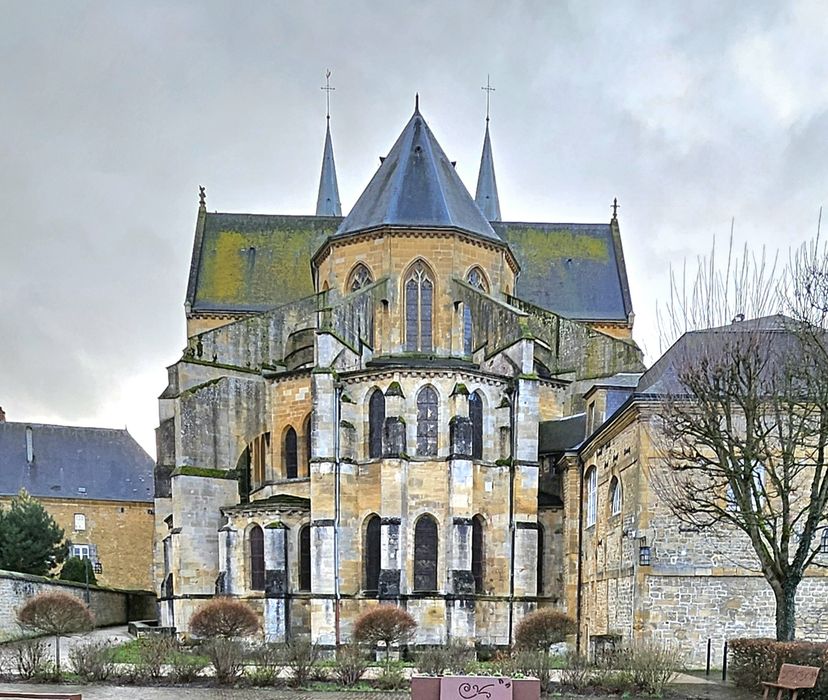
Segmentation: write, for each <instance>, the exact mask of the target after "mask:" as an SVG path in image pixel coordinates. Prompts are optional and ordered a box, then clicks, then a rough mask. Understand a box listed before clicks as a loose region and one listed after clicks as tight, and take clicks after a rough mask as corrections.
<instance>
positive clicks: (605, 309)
mask: <svg viewBox="0 0 828 700" xmlns="http://www.w3.org/2000/svg"><path fill="white" fill-rule="evenodd" d="M492 226H493V227H494V229H495V231H497V233H498V235H499V236H500V237H501V238H502V239H503V240H504V241H506V242H507V243H508V244H509V248H511V250H512V253H513V254H514V256H515V257H516V258H517V260H518V262H519V263H520V274H519V275H518V280H517V286H516V289H515V296H517V297H519V298H520V299H523V300H524V301H528V302H530V303H531V304H534V305H535V306H539V307H541V308H543V309H547V310H548V311H554V312H555V313H557V314H560V315H561V316H564V317H565V318H571V319H573V320H576V321H577V320H582V321H626V320H627V319H628V317H629V314H630V312H631V311H632V310H633V308H632V300H631V298H630V288H629V283H628V281H627V270H626V266H625V264H624V253H623V250H622V248H621V235H620V232H619V230H618V226H617V224H613V223H608V224H555V223H528V222H506V221H504V222H499V221H498V222H492Z"/></svg>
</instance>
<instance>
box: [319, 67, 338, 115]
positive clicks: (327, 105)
mask: <svg viewBox="0 0 828 700" xmlns="http://www.w3.org/2000/svg"><path fill="white" fill-rule="evenodd" d="M319 89H320V90H324V91H325V119H328V120H330V118H331V91H333V90H336V88H335V87H331V69H330V68H327V69H326V70H325V84H324V85H323V86H322V87H321V88H319Z"/></svg>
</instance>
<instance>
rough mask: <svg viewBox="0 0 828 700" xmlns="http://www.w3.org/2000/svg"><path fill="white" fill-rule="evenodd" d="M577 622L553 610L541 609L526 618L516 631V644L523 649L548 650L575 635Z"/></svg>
mask: <svg viewBox="0 0 828 700" xmlns="http://www.w3.org/2000/svg"><path fill="white" fill-rule="evenodd" d="M575 629H576V628H575V621H574V620H573V619H572V618H571V617H569V616H568V615H565V614H564V613H562V612H560V611H558V610H555V609H553V608H540V609H539V610H535V611H534V612H530V613H529V614H528V615H526V617H524V618H523V619H522V620H521V621H520V622H519V623H518V626H517V629H515V643H516V644H517V646H518V647H519V648H521V649H541V650H548V649H549V647H550V646H551V645H552V644H558V643H559V642H563V641H566V637H567V635H570V634H574V633H575Z"/></svg>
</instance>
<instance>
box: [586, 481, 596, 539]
mask: <svg viewBox="0 0 828 700" xmlns="http://www.w3.org/2000/svg"><path fill="white" fill-rule="evenodd" d="M586 481H587V503H586V526H587V527H591V526H593V525H595V521H596V519H597V516H598V470H597V469H596V468H595V467H590V469H589V471H588V472H587V476H586Z"/></svg>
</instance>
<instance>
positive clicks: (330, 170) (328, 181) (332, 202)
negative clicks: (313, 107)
mask: <svg viewBox="0 0 828 700" xmlns="http://www.w3.org/2000/svg"><path fill="white" fill-rule="evenodd" d="M322 89H323V90H324V91H325V119H326V120H327V129H326V130H325V150H324V152H323V153H322V175H321V177H320V178H319V196H318V197H317V198H316V215H317V216H342V205H341V204H340V202H339V185H338V184H337V182H336V164H335V163H334V154H333V143H332V142H331V90H335V89H336V88H332V87H331V71H329V70H328V71H325V85H324V86H323V87H322Z"/></svg>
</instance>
